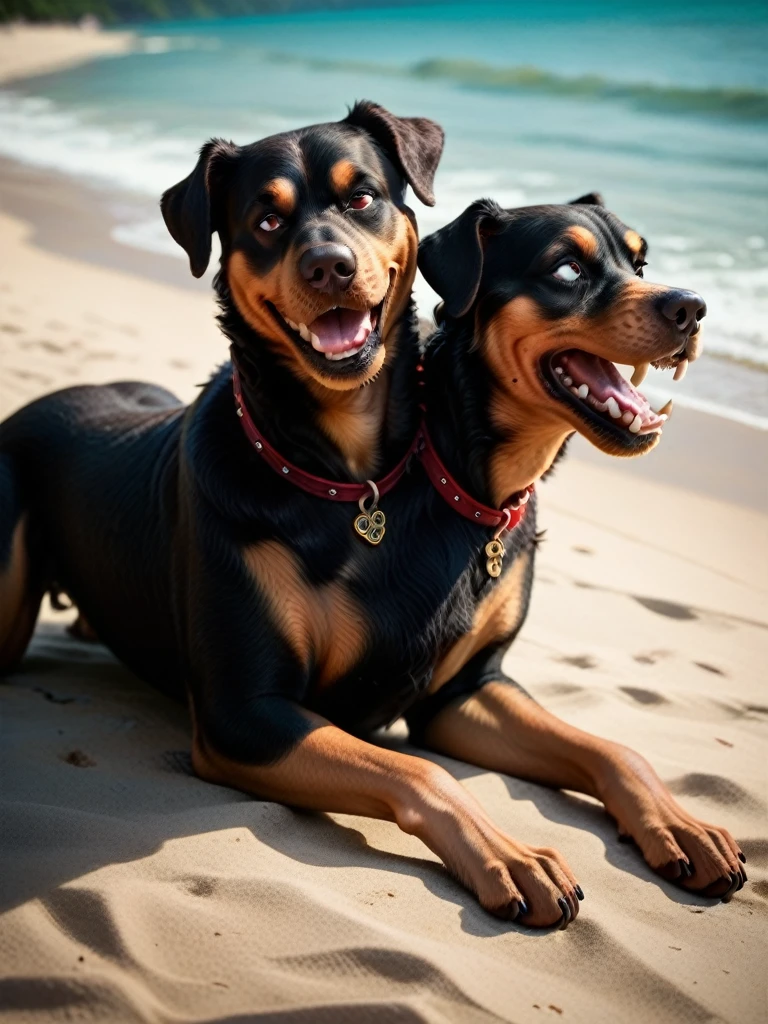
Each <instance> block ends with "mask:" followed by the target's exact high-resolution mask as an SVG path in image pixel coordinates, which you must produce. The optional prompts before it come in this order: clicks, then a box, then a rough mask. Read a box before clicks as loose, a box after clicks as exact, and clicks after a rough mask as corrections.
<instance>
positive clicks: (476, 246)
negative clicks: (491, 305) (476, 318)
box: [419, 199, 504, 318]
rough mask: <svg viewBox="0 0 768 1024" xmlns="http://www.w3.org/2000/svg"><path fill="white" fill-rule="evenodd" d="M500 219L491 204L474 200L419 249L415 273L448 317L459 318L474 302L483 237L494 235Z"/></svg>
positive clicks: (480, 268)
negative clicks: (436, 298)
mask: <svg viewBox="0 0 768 1024" xmlns="http://www.w3.org/2000/svg"><path fill="white" fill-rule="evenodd" d="M503 216H504V211H503V210H502V209H501V207H500V206H498V205H497V204H496V203H494V202H493V201H492V200H490V199H478V200H477V201H476V202H474V203H472V205H471V206H468V207H467V209H466V210H465V211H464V213H462V214H461V215H460V216H459V217H457V218H456V220H453V221H451V223H450V224H446V226H445V227H444V228H440V230H439V231H435V233H434V234H432V235H428V236H427V237H426V238H425V239H424V241H423V242H422V243H421V245H420V246H419V270H420V271H421V272H422V274H423V275H424V277H425V279H426V281H427V284H429V285H431V287H432V288H434V290H435V291H436V292H437V294H438V295H439V296H440V298H441V299H442V300H443V303H444V307H445V312H446V313H447V314H448V316H452V317H454V318H457V317H460V316H463V315H464V314H465V313H466V312H467V311H468V310H469V308H470V307H471V305H472V303H473V302H474V301H475V298H476V297H477V289H478V288H479V287H480V278H481V277H482V274H483V236H484V235H490V234H494V233H495V232H496V231H498V230H499V228H500V227H501V223H502V218H503Z"/></svg>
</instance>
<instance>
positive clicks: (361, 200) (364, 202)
mask: <svg viewBox="0 0 768 1024" xmlns="http://www.w3.org/2000/svg"><path fill="white" fill-rule="evenodd" d="M372 202H373V195H372V194H371V193H370V192H355V194H354V195H353V196H352V198H351V199H350V200H349V208H350V210H365V209H367V207H369V206H370V205H371V203H372Z"/></svg>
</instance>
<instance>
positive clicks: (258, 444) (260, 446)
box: [253, 441, 264, 451]
mask: <svg viewBox="0 0 768 1024" xmlns="http://www.w3.org/2000/svg"><path fill="white" fill-rule="evenodd" d="M253 444H254V446H255V447H256V448H258V449H259V451H261V449H262V448H263V447H264V446H263V445H262V443H261V441H254V442H253Z"/></svg>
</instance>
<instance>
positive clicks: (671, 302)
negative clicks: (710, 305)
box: [661, 290, 707, 331]
mask: <svg viewBox="0 0 768 1024" xmlns="http://www.w3.org/2000/svg"><path fill="white" fill-rule="evenodd" d="M661 313H662V316H665V317H666V318H667V320H671V321H672V322H673V323H675V324H677V327H678V329H679V330H681V331H687V330H688V328H689V327H692V326H694V324H695V322H696V321H697V320H701V318H702V317H705V316H706V315H707V304H706V302H705V301H704V299H702V297H701V296H700V295H698V294H697V293H696V292H688V291H682V290H680V291H673V292H668V293H667V295H666V296H665V297H664V298H663V299H662V305H661Z"/></svg>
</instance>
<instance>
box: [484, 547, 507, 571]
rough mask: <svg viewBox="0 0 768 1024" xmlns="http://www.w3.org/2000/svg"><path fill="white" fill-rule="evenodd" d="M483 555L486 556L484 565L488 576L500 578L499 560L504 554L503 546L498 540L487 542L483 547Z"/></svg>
mask: <svg viewBox="0 0 768 1024" xmlns="http://www.w3.org/2000/svg"><path fill="white" fill-rule="evenodd" d="M485 553H486V555H487V556H488V559H487V561H486V563H485V568H486V571H487V573H488V575H489V576H491V577H493V579H496V578H497V577H499V576H501V560H502V558H503V557H504V555H505V554H506V552H505V551H504V545H503V544H502V543H501V541H500V540H489V541H488V543H487V544H486V545H485Z"/></svg>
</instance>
